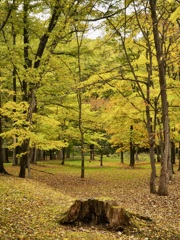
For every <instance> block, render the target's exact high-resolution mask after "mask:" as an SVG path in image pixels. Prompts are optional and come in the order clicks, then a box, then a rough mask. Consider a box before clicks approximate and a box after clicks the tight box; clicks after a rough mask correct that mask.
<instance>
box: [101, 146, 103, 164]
mask: <svg viewBox="0 0 180 240" xmlns="http://www.w3.org/2000/svg"><path fill="white" fill-rule="evenodd" d="M100 166H101V167H102V166H103V150H102V149H101V150H100Z"/></svg>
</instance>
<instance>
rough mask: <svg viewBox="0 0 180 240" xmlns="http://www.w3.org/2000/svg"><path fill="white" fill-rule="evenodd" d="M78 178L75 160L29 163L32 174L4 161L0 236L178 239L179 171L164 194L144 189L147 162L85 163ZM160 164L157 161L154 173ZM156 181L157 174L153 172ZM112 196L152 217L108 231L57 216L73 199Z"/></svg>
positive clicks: (53, 239)
mask: <svg viewBox="0 0 180 240" xmlns="http://www.w3.org/2000/svg"><path fill="white" fill-rule="evenodd" d="M86 165H87V168H86V169H85V178H84V179H81V178H80V168H79V163H77V162H76V161H68V162H67V163H66V164H65V166H62V165H61V164H60V163H59V162H58V161H46V162H39V163H38V164H37V165H31V178H26V179H20V178H18V177H17V176H18V171H19V167H12V166H11V164H7V165H6V166H5V168H6V170H7V171H8V172H9V173H11V174H12V176H7V175H2V174H0V239H2V240H6V239H7V240H10V239H11V240H13V239H14V240H15V239H16V240H17V239H21V240H29V239H30V240H31V239H32V240H36V239H37V240H39V239H50V240H71V239H72V240H78V239H81V240H83V239H87V240H105V239H110V240H111V239H121V240H126V239H142V240H143V239H144V240H150V239H152V240H156V239H159V240H160V239H164V240H179V239H180V191H179V190H180V189H179V186H180V172H177V166H175V175H174V176H173V180H172V181H171V182H170V184H169V196H167V197H160V196H158V195H156V194H150V193H149V176H150V165H149V164H147V163H142V162H140V163H138V164H137V165H136V167H135V168H133V169H132V168H129V167H128V164H119V163H117V162H115V163H114V162H113V161H112V162H110V161H109V162H106V163H105V164H104V166H103V167H100V166H99V161H94V162H91V163H89V162H88V163H87V164H86ZM159 168H160V166H159V165H157V173H158V171H159ZM157 185H158V177H157ZM89 198H91V199H92V198H98V199H105V200H107V199H113V200H116V201H117V203H118V204H119V205H120V206H122V207H124V208H125V209H126V210H129V211H131V212H133V213H138V214H140V215H142V216H145V217H149V218H151V219H152V220H153V222H151V223H149V224H148V225H144V226H141V227H140V229H138V231H136V230H135V231H134V232H132V231H131V232H129V233H128V234H124V233H123V232H113V231H108V230H106V229H103V228H101V227H98V226H89V227H88V226H79V227H75V226H62V225H60V224H59V223H58V219H60V216H61V214H62V213H64V212H65V211H66V210H67V209H68V208H69V207H70V206H71V205H72V204H73V203H74V201H75V200H76V199H89Z"/></svg>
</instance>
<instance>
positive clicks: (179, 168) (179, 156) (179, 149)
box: [178, 142, 180, 171]
mask: <svg viewBox="0 0 180 240" xmlns="http://www.w3.org/2000/svg"><path fill="white" fill-rule="evenodd" d="M178 162H179V167H178V171H180V142H179V148H178Z"/></svg>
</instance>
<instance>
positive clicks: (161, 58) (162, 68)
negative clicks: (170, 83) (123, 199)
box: [149, 0, 169, 196]
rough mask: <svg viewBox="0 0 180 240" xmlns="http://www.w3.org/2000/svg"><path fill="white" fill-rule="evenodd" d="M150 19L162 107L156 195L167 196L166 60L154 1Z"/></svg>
mask: <svg viewBox="0 0 180 240" xmlns="http://www.w3.org/2000/svg"><path fill="white" fill-rule="evenodd" d="M149 3H150V10H151V18H152V24H153V35H154V42H155V49H156V58H157V62H158V71H159V85H160V94H161V106H162V123H163V137H164V148H163V152H162V159H161V173H160V179H159V188H158V195H160V196H167V195H168V157H169V117H168V102H167V91H166V60H165V54H164V53H163V48H162V46H161V43H162V41H161V39H160V37H159V21H158V19H157V13H156V0H149Z"/></svg>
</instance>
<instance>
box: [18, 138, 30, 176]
mask: <svg viewBox="0 0 180 240" xmlns="http://www.w3.org/2000/svg"><path fill="white" fill-rule="evenodd" d="M21 150H22V153H21V155H22V156H21V159H20V172H19V177H21V178H25V176H26V168H27V167H28V152H29V140H27V139H26V140H24V141H23V144H22V149H21ZM27 150H28V151H27Z"/></svg>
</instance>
